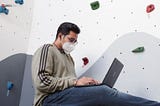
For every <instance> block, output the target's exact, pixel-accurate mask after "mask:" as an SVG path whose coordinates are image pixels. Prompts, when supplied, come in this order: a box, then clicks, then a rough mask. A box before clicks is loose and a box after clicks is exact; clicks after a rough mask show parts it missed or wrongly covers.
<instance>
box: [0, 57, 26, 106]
mask: <svg viewBox="0 0 160 106" xmlns="http://www.w3.org/2000/svg"><path fill="white" fill-rule="evenodd" d="M25 63H26V54H15V55H12V56H9V57H7V58H6V59H4V60H2V61H0V106H18V105H19V102H20V95H21V90H22V82H23V75H24V69H25ZM8 81H11V82H13V84H14V86H13V89H12V90H11V91H10V94H9V96H7V82H8Z"/></svg>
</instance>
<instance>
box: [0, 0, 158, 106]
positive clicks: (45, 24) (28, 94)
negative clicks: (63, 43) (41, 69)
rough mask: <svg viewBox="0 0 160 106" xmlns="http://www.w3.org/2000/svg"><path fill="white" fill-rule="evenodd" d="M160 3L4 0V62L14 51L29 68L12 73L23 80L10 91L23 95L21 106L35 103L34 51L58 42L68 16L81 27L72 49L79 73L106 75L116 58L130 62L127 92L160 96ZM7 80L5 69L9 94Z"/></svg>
mask: <svg viewBox="0 0 160 106" xmlns="http://www.w3.org/2000/svg"><path fill="white" fill-rule="evenodd" d="M17 1H21V0H17ZM2 4H3V5H2ZM159 5H160V1H159V0H154V1H153V0H147V1H146V0H123V1H122V0H97V1H96V0H84V1H82V0H34V1H32V0H31V1H29V0H25V1H24V3H23V4H19V3H15V1H14V0H0V6H1V7H3V8H0V42H1V43H0V44H1V45H0V48H1V55H0V61H1V63H2V64H3V62H4V60H5V59H7V58H8V57H10V56H12V55H15V54H19V53H25V54H27V56H26V58H25V59H26V61H25V63H24V64H25V68H24V69H23V68H21V69H22V70H21V69H19V70H21V71H20V72H21V74H17V76H18V77H16V76H14V77H12V79H13V80H12V82H15V81H14V80H16V78H20V79H19V80H21V81H23V83H21V82H20V83H19V85H16V83H15V84H14V86H13V90H15V91H14V92H11V93H10V94H11V95H12V97H14V96H15V95H18V96H20V95H21V96H20V99H18V98H17V102H16V103H17V104H18V103H19V105H20V106H31V105H32V103H33V96H34V90H33V87H32V81H31V68H30V66H31V59H32V55H33V53H34V52H35V50H36V49H37V48H38V47H40V46H41V45H43V44H44V43H53V41H54V40H55V35H56V31H57V28H58V26H59V25H60V24H61V23H62V22H66V21H67V22H73V23H76V24H77V25H78V26H79V27H80V29H81V33H80V34H79V37H78V45H77V47H76V49H75V51H73V52H72V54H71V55H72V56H73V58H74V60H75V63H76V64H75V65H76V73H77V75H78V76H81V75H87V76H93V77H94V78H96V79H99V80H102V77H103V75H102V73H104V72H105V71H106V70H107V69H108V68H109V66H110V64H111V62H112V60H113V58H114V57H117V58H118V59H119V60H121V61H122V63H123V64H124V65H125V67H124V69H123V71H122V73H121V76H120V77H119V79H118V81H117V82H116V85H115V87H116V88H117V89H119V90H121V91H123V92H126V93H131V94H134V95H138V96H141V97H146V98H150V99H154V100H160V96H159V95H157V94H159V90H158V88H159V83H158V82H157V80H158V77H157V75H159V74H160V72H159V71H158V70H160V67H158V56H159V55H158V53H159V50H160V49H159V38H160V30H159V29H160V23H159V19H160V14H159V13H160V6H159ZM4 7H5V9H4ZM33 7H34V8H33ZM7 10H8V12H7ZM130 32H132V33H130ZM133 32H134V33H133ZM140 32H145V33H140ZM123 35H124V36H123ZM143 46H144V48H145V51H143V52H141V53H138V54H137V53H133V52H132V50H134V49H136V48H137V47H143ZM18 59H20V58H18ZM11 64H15V63H14V62H13V63H11ZM17 66H18V65H16V66H15V67H16V69H17ZM5 67H8V66H7V65H6V66H5ZM3 69H4V66H3V67H0V73H3V75H4V74H5V72H3V71H4V70H3ZM7 70H10V69H7ZM6 72H10V71H6ZM12 72H14V71H12ZM15 72H19V71H18V70H16V71H15ZM1 75H2V74H0V78H2V77H1ZM13 75H14V74H13ZM135 76H136V77H135ZM15 77H16V78H15ZM22 77H23V78H22ZM135 79H137V80H135ZM149 79H151V80H149ZM1 80H2V81H1ZM19 80H18V81H19ZM7 81H9V77H8V74H5V75H4V76H3V78H2V79H0V89H2V88H3V91H4V92H5V93H4V94H3V96H4V95H5V96H6V97H10V95H9V96H7V94H6V91H7V90H6V89H5V87H6V86H7V85H6V83H7ZM1 82H3V84H2V83H1ZM147 83H148V84H147ZM4 86H5V87H4ZM16 87H18V89H19V90H18V89H16ZM21 87H22V89H21ZM4 89H5V90H4ZM16 90H17V91H19V92H20V90H21V93H17V94H16V93H15V92H16ZM156 93H157V94H156ZM0 94H2V93H1V90H0ZM0 97H1V95H0ZM0 99H2V98H0ZM8 100H14V99H12V98H11V99H8ZM0 101H1V100H0ZM4 101H7V99H5V100H4ZM3 103H6V102H3ZM11 103H12V102H11ZM3 105H4V104H3ZM6 106H7V105H6ZM15 106H16V105H15Z"/></svg>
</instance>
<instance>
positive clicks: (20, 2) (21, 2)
mask: <svg viewBox="0 0 160 106" xmlns="http://www.w3.org/2000/svg"><path fill="white" fill-rule="evenodd" d="M15 3H16V4H20V5H22V4H23V0H15Z"/></svg>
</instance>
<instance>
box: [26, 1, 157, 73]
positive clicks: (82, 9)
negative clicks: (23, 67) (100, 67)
mask: <svg viewBox="0 0 160 106" xmlns="http://www.w3.org/2000/svg"><path fill="white" fill-rule="evenodd" d="M92 2H94V0H84V1H82V0H45V1H44V0H35V5H34V16H33V23H32V29H31V37H30V43H29V49H28V53H29V54H33V53H34V52H35V50H36V49H37V48H38V47H39V46H41V45H42V44H44V43H52V42H53V41H54V39H55V35H56V30H57V27H58V26H59V25H60V24H61V23H62V22H66V21H69V22H73V23H76V24H77V25H78V26H79V27H80V28H81V34H80V35H79V38H78V42H79V43H78V45H77V48H76V50H75V51H74V52H73V53H72V55H73V57H74V59H75V62H76V69H77V70H76V71H77V74H78V75H81V74H82V73H84V72H85V71H86V70H87V69H88V68H89V67H90V66H92V64H93V63H94V62H95V61H96V60H97V59H98V58H99V57H100V56H101V55H102V53H103V52H104V51H105V50H106V49H107V48H108V46H109V45H110V44H111V43H112V42H113V41H114V40H116V39H117V38H119V37H120V36H122V35H123V34H126V33H128V32H146V33H150V34H152V35H154V36H155V37H157V39H158V38H160V30H159V29H160V23H159V19H160V14H159V12H160V6H159V5H160V1H159V0H147V1H146V0H99V3H100V8H98V9H97V10H92V9H91V7H90V3H92ZM149 4H154V5H155V10H154V11H152V12H151V13H146V7H147V6H148V5H149ZM127 42H128V41H127ZM83 57H88V59H89V64H87V65H86V66H85V67H82V66H83V61H82V58H83Z"/></svg>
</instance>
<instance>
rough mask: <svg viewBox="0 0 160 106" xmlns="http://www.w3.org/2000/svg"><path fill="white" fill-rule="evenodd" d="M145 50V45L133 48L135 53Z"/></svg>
mask: <svg viewBox="0 0 160 106" xmlns="http://www.w3.org/2000/svg"><path fill="white" fill-rule="evenodd" d="M143 51H144V47H137V48H136V49H134V50H132V52H134V53H140V52H143Z"/></svg>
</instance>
